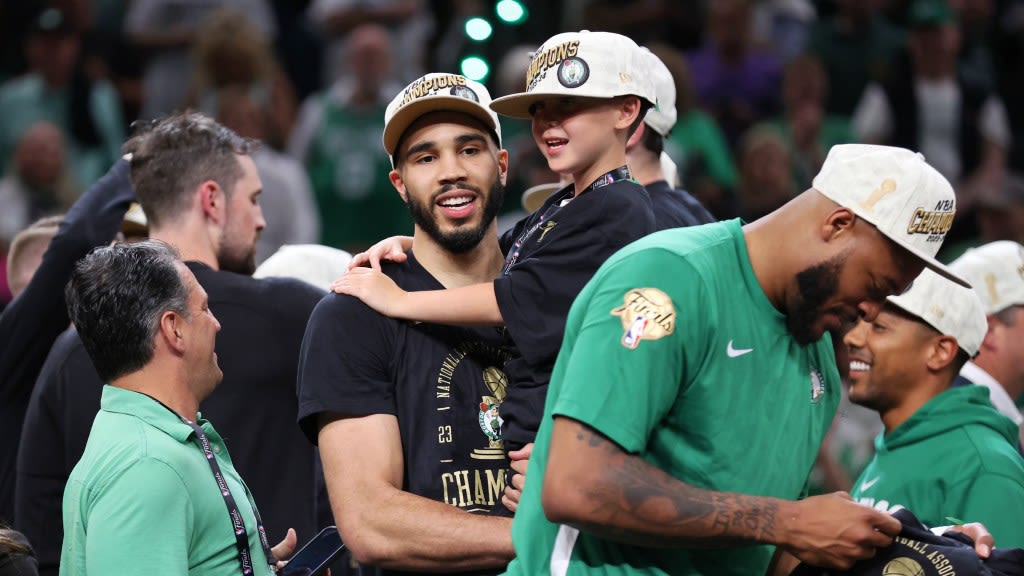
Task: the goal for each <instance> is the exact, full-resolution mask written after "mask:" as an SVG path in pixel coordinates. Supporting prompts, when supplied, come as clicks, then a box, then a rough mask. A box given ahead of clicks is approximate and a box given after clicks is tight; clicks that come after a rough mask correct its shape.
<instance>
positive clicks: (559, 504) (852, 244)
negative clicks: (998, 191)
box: [509, 145, 956, 575]
mask: <svg viewBox="0 0 1024 576" xmlns="http://www.w3.org/2000/svg"><path fill="white" fill-rule="evenodd" d="M955 203H956V200H955V196H954V194H953V189H952V187H951V186H950V185H949V183H948V182H947V181H946V180H945V179H944V178H943V177H942V176H941V175H940V174H939V173H938V172H936V171H935V170H934V169H933V168H932V167H931V166H929V165H928V164H926V163H925V161H924V158H923V157H922V156H921V155H919V154H915V153H913V152H911V151H909V150H905V149H899V148H891V147H882V146H862V145H843V146H836V147H834V148H833V149H832V150H831V152H830V154H829V156H828V159H827V160H826V162H825V164H824V165H823V167H822V170H821V172H820V173H819V174H818V176H817V177H816V178H815V180H814V183H813V187H812V188H811V189H809V190H807V191H806V192H804V193H803V194H801V195H800V196H798V197H797V198H795V199H793V200H792V201H790V202H789V203H787V204H786V205H784V206H783V207H781V208H779V209H778V210H776V211H775V212H772V213H771V214H768V215H767V216H764V217H763V218H761V219H759V220H757V221H755V222H752V223H750V224H747V225H743V224H742V223H741V222H740V221H739V220H732V221H726V222H721V223H717V224H708V225H705V226H699V227H690V228H678V229H672V230H666V231H663V232H658V233H655V234H652V235H650V236H648V237H647V238H644V239H641V240H639V241H637V242H634V243H633V244H631V245H630V246H627V247H626V248H624V249H623V250H620V251H619V252H618V253H617V254H616V255H614V256H612V258H611V259H609V260H608V261H607V262H606V263H605V264H604V266H602V267H601V269H600V270H599V271H598V272H597V274H596V275H595V276H594V279H593V280H592V281H591V282H590V283H589V284H588V285H587V287H586V288H585V289H584V290H583V292H581V293H580V295H579V297H578V298H577V299H576V301H575V303H574V304H573V307H572V311H571V312H570V313H569V318H568V321H567V325H566V333H565V340H564V342H563V345H562V349H561V352H560V354H559V357H558V360H557V362H556V364H555V371H554V373H553V375H552V378H551V387H550V388H549V391H548V396H547V402H546V405H545V412H544V418H543V420H542V426H541V429H540V432H539V433H538V435H537V442H536V445H535V446H534V449H533V455H532V456H531V459H530V467H529V478H530V479H529V481H528V482H527V483H526V487H525V490H524V492H523V495H522V500H521V501H520V503H519V508H518V510H517V511H516V518H515V522H514V523H513V534H512V537H513V542H514V543H515V548H516V558H515V560H513V562H512V563H511V564H510V565H509V574H530V575H534V574H548V573H556V572H558V573H565V572H567V571H568V572H571V573H574V574H581V573H600V574H619V573H621V574H681V575H688V574H691V575H692V574H715V575H740V574H764V573H765V572H766V569H768V568H769V564H770V561H771V559H772V556H773V552H775V551H776V550H780V551H786V552H790V553H791V554H792V555H794V556H795V557H797V558H799V559H800V560H803V561H805V562H807V563H809V564H812V565H820V566H825V567H832V568H834V567H848V566H849V565H850V564H852V562H853V561H854V560H856V559H858V558H862V557H867V556H870V555H871V554H873V552H874V550H875V548H877V547H880V546H885V545H888V544H889V543H890V542H891V541H892V538H893V536H894V535H896V534H897V533H898V532H899V530H900V522H899V521H898V520H896V519H894V518H892V517H891V516H889V515H888V514H885V513H882V512H878V511H876V510H871V509H869V508H866V507H863V506H860V505H858V504H856V503H854V502H853V501H851V499H850V497H849V496H848V495H846V494H843V493H835V494H828V495H823V496H815V497H811V498H807V499H805V500H800V501H794V500H796V499H797V498H798V497H800V496H801V494H802V493H803V491H804V486H805V484H806V481H807V477H808V474H809V472H810V470H811V467H812V466H813V464H814V460H815V456H816V455H817V453H818V447H819V445H820V443H821V439H822V438H823V437H824V435H825V433H826V432H827V431H828V428H829V425H830V423H831V422H832V418H833V415H834V413H835V410H836V405H837V403H838V401H839V385H840V382H839V373H838V371H837V367H836V361H835V355H834V352H833V345H832V340H831V337H830V336H829V331H830V330H837V329H839V328H840V326H841V325H843V324H844V323H847V322H852V321H853V320H856V319H857V318H858V317H864V318H866V319H869V320H870V319H873V318H874V317H875V315H876V314H877V313H878V311H879V309H880V308H881V306H882V304H883V303H884V301H885V298H886V296H888V295H889V294H893V293H899V292H902V291H903V289H904V288H905V287H906V286H907V285H908V284H910V282H911V280H912V279H913V278H914V277H915V276H916V275H917V274H918V273H919V272H920V271H921V270H922V269H923V268H924V266H928V267H930V268H934V269H938V270H941V271H942V272H943V273H944V274H949V272H948V271H946V270H945V268H944V267H943V266H942V265H941V264H939V263H938V262H937V261H936V260H935V258H934V255H935V252H936V251H937V250H938V249H939V246H940V245H941V244H942V240H943V239H944V237H945V234H946V232H947V230H948V228H949V225H950V223H951V222H952V218H953V214H954V212H955ZM731 546H734V547H736V548H728V547H731ZM784 567H786V566H778V565H777V566H776V568H784ZM788 567H790V568H791V566H788Z"/></svg>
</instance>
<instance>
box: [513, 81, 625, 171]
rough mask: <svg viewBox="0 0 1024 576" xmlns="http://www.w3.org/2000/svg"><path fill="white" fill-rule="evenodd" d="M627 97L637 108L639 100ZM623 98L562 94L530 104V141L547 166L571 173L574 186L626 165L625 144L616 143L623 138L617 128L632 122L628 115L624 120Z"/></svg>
mask: <svg viewBox="0 0 1024 576" xmlns="http://www.w3.org/2000/svg"><path fill="white" fill-rule="evenodd" d="M627 98H631V99H632V100H633V101H635V106H636V110H637V111H639V109H640V105H639V99H637V98H636V97H627ZM625 100H626V98H610V99H604V98H580V97H573V96H563V97H558V98H547V99H544V100H540V101H538V102H535V103H534V104H533V105H532V106H530V115H531V116H532V125H531V131H532V134H533V140H534V142H536V143H537V148H538V149H539V150H540V151H541V153H543V154H544V157H545V158H547V161H548V168H550V169H551V171H552V172H555V173H557V174H568V175H572V177H573V179H574V180H575V182H576V185H577V187H583V186H587V185H589V184H590V183H591V182H593V181H594V180H595V179H597V177H598V176H600V175H601V174H603V173H604V172H607V171H608V170H612V169H614V168H617V167H619V166H621V165H623V164H625V144H624V143H623V145H622V146H621V149H620V147H619V146H618V145H617V144H615V143H616V142H617V141H618V139H619V138H621V137H622V136H620V134H619V130H621V129H624V128H627V127H629V125H630V124H631V121H630V120H629V118H628V117H627V118H626V120H623V114H624V112H623V108H624V102H625ZM634 118H635V116H634Z"/></svg>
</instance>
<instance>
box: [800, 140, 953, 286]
mask: <svg viewBox="0 0 1024 576" xmlns="http://www.w3.org/2000/svg"><path fill="white" fill-rule="evenodd" d="M812 186H813V187H814V189H815V190H817V191H818V192H820V193H821V194H823V195H824V196H825V197H826V198H829V199H831V200H832V201H833V202H835V203H837V204H839V205H840V206H844V207H846V208H849V209H850V210H852V211H853V213H854V214H856V215H857V216H858V217H859V218H861V219H863V220H865V221H867V222H870V223H871V224H873V225H874V226H875V227H876V228H878V231H879V232H881V233H882V234H885V235H886V236H887V237H888V238H889V239H890V240H892V241H893V242H895V243H896V244H898V245H900V246H902V247H903V248H905V249H907V251H909V252H910V253H911V254H913V255H914V256H916V257H918V258H920V259H921V260H922V261H924V265H925V266H927V267H928V268H931V269H932V270H934V271H936V272H938V273H939V274H941V275H943V276H945V277H946V278H949V279H950V280H953V281H954V282H957V283H959V284H962V285H964V286H967V287H970V284H968V283H967V281H966V280H964V279H963V278H960V277H959V276H957V275H956V274H955V273H953V272H952V271H951V270H950V269H949V268H947V267H946V266H945V265H944V264H942V263H941V262H939V261H938V260H936V259H935V254H936V253H937V252H938V251H939V248H940V247H942V241H943V240H945V238H946V233H947V232H949V228H950V227H951V226H952V225H953V216H954V215H955V214H956V194H955V193H954V192H953V187H952V186H951V185H950V184H949V181H948V180H946V178H945V177H944V176H943V175H942V174H939V171H938V170H936V169H935V168H933V167H932V166H930V165H929V164H928V163H927V162H925V160H924V156H923V155H922V154H920V153H919V152H912V151H910V150H907V149H906V148H896V147H893V146H878V145H874V144H839V145H837V146H833V147H832V149H831V150H829V152H828V157H826V158H825V163H824V164H822V166H821V171H820V172H818V175H817V176H815V177H814V182H813V184H812Z"/></svg>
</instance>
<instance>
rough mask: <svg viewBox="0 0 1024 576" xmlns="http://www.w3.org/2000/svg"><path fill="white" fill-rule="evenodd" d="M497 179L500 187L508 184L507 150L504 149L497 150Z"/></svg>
mask: <svg viewBox="0 0 1024 576" xmlns="http://www.w3.org/2000/svg"><path fill="white" fill-rule="evenodd" d="M498 178H499V179H500V180H501V185H502V186H505V185H507V184H508V150H505V149H504V148H502V149H501V150H498Z"/></svg>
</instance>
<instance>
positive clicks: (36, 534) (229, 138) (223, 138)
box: [15, 113, 323, 574]
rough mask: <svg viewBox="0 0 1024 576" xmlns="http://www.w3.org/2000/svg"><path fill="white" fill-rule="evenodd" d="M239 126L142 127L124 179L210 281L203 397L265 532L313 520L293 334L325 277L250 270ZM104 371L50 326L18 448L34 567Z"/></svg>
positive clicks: (158, 228)
mask: <svg viewBox="0 0 1024 576" xmlns="http://www.w3.org/2000/svg"><path fill="white" fill-rule="evenodd" d="M255 145H256V143H255V142H253V141H250V140H246V139H243V138H240V137H239V136H238V135H236V134H235V133H234V132H232V131H230V130H228V129H227V128H224V127H223V126H221V125H220V124H218V123H216V122H214V121H213V120H212V119H210V118H207V117H205V116H202V115H200V114H195V113H184V114H178V115H174V116H170V117H167V118H165V119H162V120H160V121H157V122H154V123H152V124H151V125H149V126H147V127H144V128H143V129H142V130H140V131H139V133H138V134H137V135H136V136H134V137H133V138H132V139H131V140H129V141H128V143H127V144H126V145H125V149H126V151H127V152H131V153H132V157H131V180H132V187H133V188H134V190H135V194H136V196H137V197H138V200H139V203H140V204H141V205H142V208H143V210H144V211H145V213H146V217H147V219H148V222H149V234H150V237H151V238H152V239H155V240H161V241H163V242H165V243H167V244H170V245H171V246H174V247H176V248H177V249H178V251H179V252H180V253H181V255H182V258H183V260H185V261H186V262H185V263H186V265H187V266H188V268H189V269H190V270H191V271H192V273H193V274H194V275H195V276H196V278H197V280H198V281H199V284H200V285H201V286H202V287H203V288H204V289H205V290H206V292H207V293H208V294H209V299H210V309H211V310H212V311H213V312H214V314H216V316H217V318H218V319H219V320H220V322H221V324H222V327H223V329H222V330H221V331H220V332H219V333H218V335H217V356H218V358H219V361H220V366H221V367H222V368H223V371H224V380H223V382H222V383H221V385H220V386H218V387H217V389H216V390H215V391H214V392H213V393H212V394H210V396H209V397H208V398H207V399H206V400H204V401H203V404H202V412H203V416H204V417H208V418H210V419H212V420H215V421H216V422H217V426H218V429H219V430H220V431H221V433H222V434H223V436H224V438H226V439H227V441H228V442H229V443H230V445H231V453H232V459H233V460H234V462H235V463H236V465H237V468H238V471H239V472H240V473H241V475H242V476H243V477H244V478H245V479H246V481H247V483H248V485H249V488H251V490H252V493H253V495H254V496H255V498H256V499H257V500H258V501H259V502H260V503H261V512H262V514H263V520H264V521H265V526H266V529H267V535H268V537H269V538H270V539H271V540H277V539H280V538H281V537H283V535H284V534H285V531H286V530H287V528H288V527H294V528H295V529H296V530H297V531H298V533H299V535H300V537H303V538H308V537H311V536H312V535H313V534H315V533H316V529H317V527H318V522H317V518H316V494H317V486H318V484H319V483H318V481H317V477H318V467H317V459H316V452H315V449H314V448H313V447H312V446H310V445H309V443H308V442H306V440H305V438H304V437H303V435H302V433H301V431H299V430H298V429H297V427H296V426H295V422H294V420H293V418H294V414H295V413H296V412H297V410H298V405H297V400H296V397H295V379H296V369H297V366H298V356H299V347H300V344H301V341H302V334H303V332H304V330H305V328H306V321H307V319H308V318H309V315H310V313H311V312H312V310H313V307H314V306H316V303H317V302H318V301H319V300H320V298H321V297H322V296H323V291H321V290H320V289H317V288H314V287H312V286H310V285H308V284H305V283H303V282H299V281H296V280H290V279H283V278H265V279H254V278H252V277H251V276H250V275H251V274H252V272H253V270H254V269H255V266H254V264H255V260H254V254H255V246H256V239H257V237H258V236H259V233H260V231H261V230H262V229H263V227H264V220H263V214H262V211H261V210H260V205H259V196H260V193H261V182H260V178H259V175H258V174H257V172H256V166H255V164H254V163H253V160H252V158H251V157H250V155H249V154H250V152H251V151H252V150H253V149H254V147H255ZM102 384H103V381H102V380H101V379H100V377H99V376H98V375H97V373H96V370H95V368H94V367H93V365H92V362H91V361H90V360H89V357H88V354H86V352H85V349H84V347H83V345H82V342H81V339H80V338H79V337H78V334H77V333H76V332H75V331H74V330H70V331H68V332H66V333H65V334H63V335H61V337H60V338H58V340H57V342H56V343H55V344H54V347H53V350H51V352H50V355H49V357H48V358H47V360H46V363H45V364H44V366H43V368H42V371H41V374H40V377H39V381H38V384H37V386H36V389H35V390H34V391H33V395H32V399H31V400H30V404H29V409H28V413H27V415H26V418H25V420H26V422H25V426H24V429H23V436H22V441H21V445H20V449H19V455H18V465H17V482H16V489H15V490H16V498H15V501H16V522H17V526H18V527H19V529H20V530H23V531H24V532H25V533H26V536H28V537H29V538H30V540H31V542H32V543H33V546H34V547H35V549H36V552H37V555H38V557H39V561H40V572H41V573H46V574H49V573H56V567H57V561H58V560H59V551H60V543H61V533H60V526H61V516H60V514H61V507H60V506H61V495H62V493H63V491H64V486H65V483H66V482H67V479H68V474H69V473H70V472H71V469H72V468H73V467H74V465H75V463H76V462H77V461H78V459H79V458H80V457H81V455H82V451H83V450H84V448H85V442H86V439H87V437H88V435H89V428H90V426H91V424H92V421H93V417H94V416H95V414H96V411H97V410H98V409H99V407H100V393H101V389H102Z"/></svg>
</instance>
